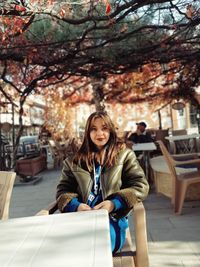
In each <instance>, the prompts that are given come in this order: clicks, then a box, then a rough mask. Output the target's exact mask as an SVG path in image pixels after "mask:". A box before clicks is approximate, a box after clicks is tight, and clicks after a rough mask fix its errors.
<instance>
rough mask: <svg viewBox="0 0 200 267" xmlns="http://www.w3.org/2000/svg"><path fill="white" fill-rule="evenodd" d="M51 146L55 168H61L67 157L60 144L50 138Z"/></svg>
mask: <svg viewBox="0 0 200 267" xmlns="http://www.w3.org/2000/svg"><path fill="white" fill-rule="evenodd" d="M49 147H50V150H51V153H52V157H53V165H54V168H55V169H58V168H61V167H62V164H63V160H64V158H65V156H64V152H63V149H61V148H60V146H58V143H56V142H55V141H54V140H49Z"/></svg>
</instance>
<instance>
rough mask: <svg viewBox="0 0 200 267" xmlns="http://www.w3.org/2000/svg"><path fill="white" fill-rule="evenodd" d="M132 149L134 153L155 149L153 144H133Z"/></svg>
mask: <svg viewBox="0 0 200 267" xmlns="http://www.w3.org/2000/svg"><path fill="white" fill-rule="evenodd" d="M132 148H133V150H134V151H151V150H156V149H157V148H156V145H155V144H154V143H153V142H149V143H138V144H134V145H133V147H132Z"/></svg>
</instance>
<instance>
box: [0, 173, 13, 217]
mask: <svg viewBox="0 0 200 267" xmlns="http://www.w3.org/2000/svg"><path fill="white" fill-rule="evenodd" d="M15 177H16V173H15V172H6V171H0V219H1V220H7V219H8V216H9V206H10V199H11V194H12V189H13V185H14V181H15Z"/></svg>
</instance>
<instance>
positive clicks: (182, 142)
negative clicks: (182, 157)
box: [165, 134, 200, 154]
mask: <svg viewBox="0 0 200 267" xmlns="http://www.w3.org/2000/svg"><path fill="white" fill-rule="evenodd" d="M199 137H200V134H187V135H172V136H166V137H165V139H166V140H168V141H169V145H170V152H171V153H172V154H185V153H194V152H199V151H198V142H199Z"/></svg>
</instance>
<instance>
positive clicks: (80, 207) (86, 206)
mask: <svg viewBox="0 0 200 267" xmlns="http://www.w3.org/2000/svg"><path fill="white" fill-rule="evenodd" d="M87 210H91V208H90V206H88V205H87V204H84V203H81V204H80V205H79V206H78V209H77V211H87Z"/></svg>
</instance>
